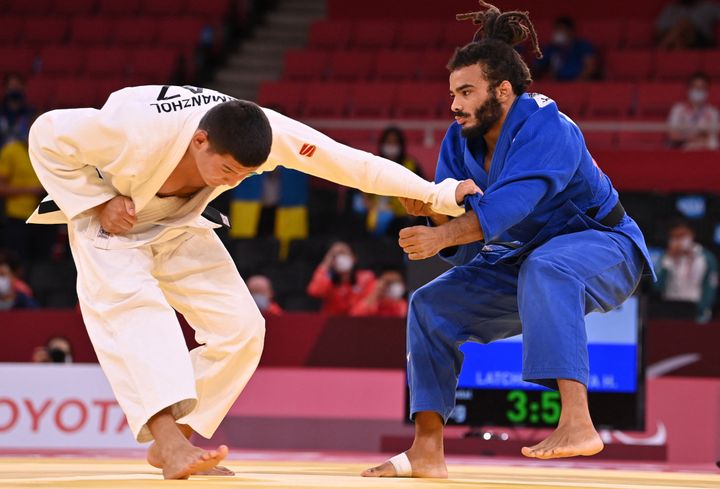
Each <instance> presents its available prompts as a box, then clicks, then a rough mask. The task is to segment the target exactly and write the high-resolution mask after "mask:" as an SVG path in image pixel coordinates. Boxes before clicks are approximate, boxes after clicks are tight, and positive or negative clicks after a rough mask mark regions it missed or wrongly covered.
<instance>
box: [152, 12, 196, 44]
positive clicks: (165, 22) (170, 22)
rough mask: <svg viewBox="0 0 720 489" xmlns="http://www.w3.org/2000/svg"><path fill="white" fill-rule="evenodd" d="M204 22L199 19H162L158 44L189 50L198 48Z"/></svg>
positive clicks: (159, 26) (159, 25)
mask: <svg viewBox="0 0 720 489" xmlns="http://www.w3.org/2000/svg"><path fill="white" fill-rule="evenodd" d="M202 27H203V21H202V20H200V19H197V18H192V17H186V18H169V19H162V20H161V21H160V22H159V24H158V40H157V42H158V44H159V45H161V46H173V47H179V48H189V47H193V46H196V45H197V44H198V43H199V41H200V32H201V30H202Z"/></svg>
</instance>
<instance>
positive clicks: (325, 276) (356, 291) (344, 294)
mask: <svg viewBox="0 0 720 489" xmlns="http://www.w3.org/2000/svg"><path fill="white" fill-rule="evenodd" d="M374 287H375V275H374V274H373V273H372V272H371V271H369V270H358V269H357V259H356V257H355V253H354V252H353V251H352V248H350V245H348V244H347V243H345V242H342V241H338V242H336V243H334V244H333V245H332V246H331V247H330V250H329V251H328V252H327V253H326V254H325V257H324V258H323V260H322V262H321V263H320V265H318V267H317V268H316V269H315V273H314V274H313V277H312V279H311V280H310V283H309V284H308V287H307V293H308V295H310V296H312V297H317V298H318V299H321V300H322V312H324V313H327V314H336V315H349V314H350V311H351V309H352V308H353V306H354V305H355V304H357V302H358V301H359V300H361V299H362V298H363V297H365V296H366V295H368V294H369V293H370V292H371V291H372V290H373V289H374Z"/></svg>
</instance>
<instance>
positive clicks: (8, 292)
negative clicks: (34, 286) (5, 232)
mask: <svg viewBox="0 0 720 489" xmlns="http://www.w3.org/2000/svg"><path fill="white" fill-rule="evenodd" d="M14 279H15V275H14V274H13V271H12V268H11V266H10V261H9V260H8V259H7V258H6V257H5V256H2V255H0V311H11V310H16V309H35V308H37V307H38V305H37V303H36V302H35V301H34V300H33V299H32V298H31V297H29V296H28V295H26V294H24V293H22V292H18V291H17V290H15V288H14V287H13V281H14Z"/></svg>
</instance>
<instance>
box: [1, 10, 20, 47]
mask: <svg viewBox="0 0 720 489" xmlns="http://www.w3.org/2000/svg"><path fill="white" fill-rule="evenodd" d="M22 32H23V18H22V17H20V16H12V17H9V16H8V17H0V44H2V45H3V46H8V45H12V44H15V43H16V42H17V41H18V40H19V39H20V36H21V35H22Z"/></svg>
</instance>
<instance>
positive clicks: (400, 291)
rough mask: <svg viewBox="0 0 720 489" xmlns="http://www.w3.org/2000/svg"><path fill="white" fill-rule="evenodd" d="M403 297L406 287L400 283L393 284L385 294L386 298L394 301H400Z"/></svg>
mask: <svg viewBox="0 0 720 489" xmlns="http://www.w3.org/2000/svg"><path fill="white" fill-rule="evenodd" d="M403 295H405V286H404V285H403V284H401V283H400V282H393V283H391V284H390V286H389V287H388V288H387V291H386V292H385V297H387V298H388V299H393V300H397V299H400V298H401V297H402V296H403Z"/></svg>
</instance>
